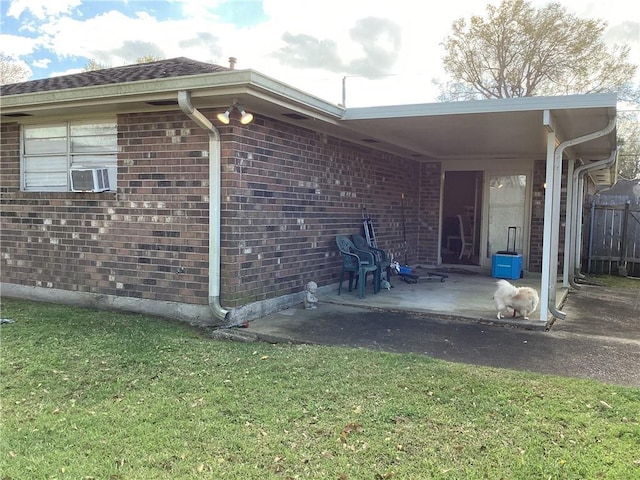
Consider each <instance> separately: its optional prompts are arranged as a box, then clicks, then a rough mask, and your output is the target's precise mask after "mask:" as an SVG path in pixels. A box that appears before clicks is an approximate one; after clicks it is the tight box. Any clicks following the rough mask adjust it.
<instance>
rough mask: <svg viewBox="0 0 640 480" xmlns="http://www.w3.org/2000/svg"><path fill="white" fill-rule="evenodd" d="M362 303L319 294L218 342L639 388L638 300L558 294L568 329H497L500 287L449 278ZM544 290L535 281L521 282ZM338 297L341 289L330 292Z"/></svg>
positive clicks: (583, 292) (556, 325) (623, 295)
mask: <svg viewBox="0 0 640 480" xmlns="http://www.w3.org/2000/svg"><path fill="white" fill-rule="evenodd" d="M392 283H393V285H394V288H393V289H391V290H390V291H387V290H383V291H381V292H380V293H378V294H377V295H373V293H372V292H371V288H369V289H368V291H367V292H368V293H367V296H366V298H365V299H360V298H358V294H357V292H356V291H354V292H351V293H349V292H346V291H344V292H343V294H342V295H340V296H338V295H337V291H335V292H334V291H331V292H328V293H327V292H323V293H322V294H321V295H319V300H320V305H319V307H318V308H317V309H316V310H305V309H304V308H303V307H302V305H300V306H298V307H294V308H290V309H287V310H283V311H280V312H278V313H275V314H272V315H269V316H266V317H263V318H260V319H257V320H254V321H252V322H250V324H249V326H248V328H232V329H225V330H217V331H215V335H216V336H217V337H222V338H231V339H236V340H245V341H249V340H261V341H267V342H273V343H281V342H289V343H310V344H324V345H338V346H346V347H354V348H370V349H377V350H383V351H388V352H395V353H410V352H411V353H418V354H424V355H428V356H431V357H434V358H439V359H443V360H448V361H453V362H462V363H470V364H476V365H486V366H493V367H500V368H509V369H517V370H527V371H532V372H538V373H544V374H554V375H561V376H569V377H578V378H588V379H594V380H599V381H602V382H605V383H612V384H620V385H628V386H636V387H640V367H639V365H640V295H639V294H638V291H617V290H612V289H605V288H601V287H593V286H584V287H583V288H581V289H580V290H575V291H571V292H567V291H565V290H561V291H560V292H559V295H563V298H564V297H566V300H565V303H564V305H563V306H562V308H563V310H564V311H565V313H566V314H567V316H566V319H565V320H556V321H555V322H553V323H550V324H549V325H547V323H546V322H542V321H540V320H531V321H528V322H527V321H522V320H512V319H507V320H504V321H498V320H497V319H496V318H495V311H494V309H493V302H492V298H491V297H492V294H493V290H494V289H495V279H492V278H490V277H487V276H485V275H481V274H470V273H468V272H467V273H455V272H449V278H447V279H446V280H445V282H440V280H439V278H434V279H431V280H427V279H422V278H421V279H420V280H418V283H416V284H406V283H404V282H401V281H399V279H398V278H397V277H394V278H393V282H392ZM514 283H518V284H520V285H523V284H529V285H531V286H534V287H536V288H539V279H535V278H533V279H530V280H528V281H527V280H520V281H518V282H515V281H514ZM332 290H335V289H332Z"/></svg>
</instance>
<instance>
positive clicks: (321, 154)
mask: <svg viewBox="0 0 640 480" xmlns="http://www.w3.org/2000/svg"><path fill="white" fill-rule="evenodd" d="M203 113H205V114H206V115H207V116H208V117H210V118H213V115H214V112H212V111H208V112H207V111H204V112H203ZM19 131H20V129H19V126H18V125H17V124H15V123H14V124H11V123H5V124H2V131H1V134H2V137H1V138H2V153H1V158H0V167H1V172H0V176H1V185H2V216H1V222H2V224H1V228H2V231H1V235H2V237H1V238H2V258H1V262H2V263H1V264H0V266H1V267H2V278H3V282H8V283H16V284H22V285H28V286H42V287H50V288H57V289H63V290H70V291H79V292H92V293H97V294H107V295H116V296H127V297H134V298H144V299H152V300H166V301H175V302H184V303H190V304H201V305H204V304H206V303H207V301H208V299H207V295H208V293H207V292H208V258H209V256H208V235H209V225H208V223H209V219H208V216H209V210H208V209H209V203H208V193H209V184H208V180H209V178H208V177H209V167H208V165H209V158H208V148H209V144H208V135H207V134H206V133H205V132H204V131H203V130H202V129H200V128H198V127H197V126H196V125H195V124H194V123H193V122H192V121H191V120H189V119H188V118H187V117H186V116H185V115H184V114H183V113H182V112H165V113H153V114H150V113H145V114H126V115H119V116H118V147H119V155H118V192H117V193H31V192H21V191H20V181H19V175H20V158H19ZM220 133H221V137H222V196H221V223H222V235H221V254H222V255H221V303H222V304H223V305H224V306H225V307H227V308H233V307H238V306H241V305H245V304H249V303H252V302H255V301H260V300H265V299H269V298H273V297H277V296H280V295H286V294H289V293H295V292H299V291H301V290H302V289H303V286H304V284H305V283H306V282H307V281H309V280H314V281H315V282H317V283H318V284H319V285H326V284H330V283H334V282H335V281H337V278H338V275H339V272H340V267H339V266H340V259H339V256H338V252H337V248H336V246H335V235H336V234H352V233H360V232H361V230H362V208H363V207H366V209H367V212H368V213H369V214H370V215H371V217H372V218H373V220H374V225H375V229H376V234H377V239H378V242H379V245H380V247H381V248H384V249H386V250H389V251H391V252H392V253H393V254H394V255H396V256H397V257H400V256H402V257H404V254H405V244H404V238H403V226H404V225H403V215H402V214H403V212H402V204H403V202H402V194H404V196H405V198H404V207H405V208H404V210H405V211H404V218H405V219H406V227H407V245H408V251H407V255H408V258H409V261H410V262H421V261H435V257H434V255H435V253H434V252H435V251H436V250H435V249H436V248H437V221H435V223H434V219H437V212H438V205H439V165H437V164H425V165H423V166H421V165H420V164H419V163H418V162H417V161H414V160H411V159H405V158H398V157H395V156H392V155H389V154H386V153H382V152H378V151H375V150H373V149H370V148H366V147H361V146H357V145H354V144H351V143H348V142H345V141H343V140H340V139H337V138H332V137H327V136H324V135H321V134H318V133H315V132H312V131H310V130H307V129H305V128H304V127H297V126H292V125H289V124H287V123H283V122H279V121H276V120H273V119H269V118H263V117H260V116H256V119H255V120H254V122H253V123H252V124H250V125H249V126H246V127H245V126H240V125H236V124H233V123H232V124H231V125H229V126H226V127H222V128H220ZM436 167H437V168H436ZM434 173H435V174H436V177H437V181H436V180H434V179H431V175H432V174H434ZM429 182H435V183H434V184H433V185H430V186H429V188H432V187H433V188H434V189H435V190H430V191H429V192H427V194H426V195H423V196H422V198H421V197H419V191H420V187H421V185H420V184H421V183H422V184H423V185H422V187H423V188H424V186H425V185H429ZM423 191H424V190H423ZM424 212H427V215H428V216H427V217H426V220H424V221H422V220H421V219H420V218H419V215H420V214H421V213H424ZM434 215H435V217H434ZM425 229H426V230H425ZM425 231H426V233H424V232H425ZM419 240H420V241H421V242H423V244H422V245H419ZM432 244H433V245H432ZM420 256H424V258H420Z"/></svg>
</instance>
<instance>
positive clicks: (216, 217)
mask: <svg viewBox="0 0 640 480" xmlns="http://www.w3.org/2000/svg"><path fill="white" fill-rule="evenodd" d="M178 105H180V108H181V109H182V111H183V112H184V113H186V114H187V116H188V117H189V118H191V120H193V121H194V122H196V123H197V124H198V126H200V127H202V128H203V129H205V130H206V131H207V133H208V134H209V308H210V309H211V312H212V313H213V314H214V316H215V317H216V318H218V319H220V320H224V321H225V322H228V320H229V314H230V312H229V311H228V310H226V309H225V308H223V307H222V305H220V192H221V188H220V133H219V132H218V130H217V129H216V127H214V126H213V124H212V123H211V122H210V121H209V120H208V119H207V117H205V116H204V115H203V114H202V113H201V112H200V111H198V110H197V109H196V108H195V107H194V106H193V105H192V104H191V93H190V92H188V91H185V90H180V91H179V92H178Z"/></svg>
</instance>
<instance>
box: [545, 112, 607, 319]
mask: <svg viewBox="0 0 640 480" xmlns="http://www.w3.org/2000/svg"><path fill="white" fill-rule="evenodd" d="M615 126H616V119H615V118H613V119H611V120H610V121H609V124H608V125H607V126H606V127H605V128H603V129H602V130H598V131H596V132H593V133H589V134H587V135H583V136H581V137H577V138H573V139H571V140H567V141H565V142H562V143H561V144H560V145H558V147H557V148H556V149H555V152H554V156H553V162H552V172H549V171H548V170H547V182H549V180H552V187H551V192H549V191H548V190H547V194H546V197H545V238H544V239H545V241H546V240H548V242H549V245H546V247H547V248H543V271H542V274H543V282H542V283H543V287H544V286H546V292H545V291H543V292H542V299H543V300H546V305H547V307H546V308H547V310H548V312H550V313H551V314H552V315H553V316H554V317H556V318H559V319H561V320H562V319H564V318H565V317H566V313H564V312H561V311H560V310H558V309H557V308H556V283H557V281H558V243H559V237H560V189H561V187H562V154H563V153H564V150H565V149H566V148H569V147H571V146H573V145H578V144H580V143H584V142H588V141H590V140H593V139H595V138H599V137H603V136H604V135H607V134H608V133H610V132H611V131H612V130H613V129H614V128H615ZM550 136H551V135H550ZM548 163H549V162H547V164H548ZM547 167H548V165H547ZM547 185H548V183H547ZM549 202H550V203H551V205H550V206H549V205H548V204H549ZM547 211H550V212H551V215H550V218H548V219H547V216H546V213H547ZM547 228H548V230H547ZM547 232H548V233H549V235H548V236H547ZM565 234H566V232H565ZM545 260H546V261H545ZM545 265H546V267H547V270H546V271H545V269H544V267H545ZM545 280H546V282H545ZM545 284H546V285H545ZM545 297H546V298H545ZM541 303H542V302H541ZM542 305H544V303H542ZM541 308H544V307H541ZM541 320H544V321H546V320H547V319H546V318H541Z"/></svg>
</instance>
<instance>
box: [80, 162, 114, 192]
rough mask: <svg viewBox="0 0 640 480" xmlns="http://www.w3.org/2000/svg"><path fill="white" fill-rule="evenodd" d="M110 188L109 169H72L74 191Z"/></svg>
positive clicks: (102, 190) (101, 190) (98, 190)
mask: <svg viewBox="0 0 640 480" xmlns="http://www.w3.org/2000/svg"><path fill="white" fill-rule="evenodd" d="M107 190H109V170H108V169H107V168H104V167H100V168H74V169H72V170H71V191H72V192H105V191H107Z"/></svg>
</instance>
